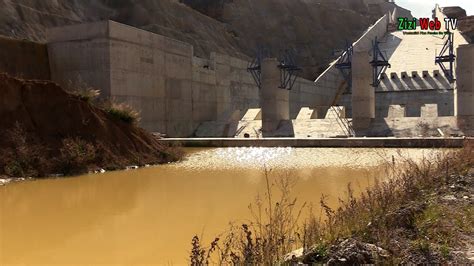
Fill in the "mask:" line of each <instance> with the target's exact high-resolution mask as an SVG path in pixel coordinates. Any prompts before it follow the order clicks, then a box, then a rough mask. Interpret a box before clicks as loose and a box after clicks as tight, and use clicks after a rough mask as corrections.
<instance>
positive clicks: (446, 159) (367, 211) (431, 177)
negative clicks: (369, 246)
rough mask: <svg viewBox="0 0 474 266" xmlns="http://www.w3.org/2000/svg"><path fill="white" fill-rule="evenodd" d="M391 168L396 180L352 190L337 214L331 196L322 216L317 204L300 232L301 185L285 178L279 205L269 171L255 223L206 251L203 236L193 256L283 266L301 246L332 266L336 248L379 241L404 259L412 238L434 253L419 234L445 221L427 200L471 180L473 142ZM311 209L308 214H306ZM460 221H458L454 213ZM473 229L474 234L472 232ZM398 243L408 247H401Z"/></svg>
mask: <svg viewBox="0 0 474 266" xmlns="http://www.w3.org/2000/svg"><path fill="white" fill-rule="evenodd" d="M390 163H391V166H390V169H391V171H390V176H391V178H389V179H388V181H386V182H378V181H377V180H376V181H375V184H374V185H373V186H372V187H370V188H368V189H367V190H366V191H365V192H363V193H361V195H360V196H358V197H356V196H355V195H354V191H353V189H352V187H351V185H350V184H349V185H348V187H347V196H346V198H345V199H340V205H339V208H337V209H332V208H330V207H329V206H328V204H327V201H326V197H325V196H324V195H323V196H322V197H321V200H320V207H321V213H320V214H318V215H316V214H315V213H314V212H313V210H312V207H311V205H310V206H309V213H310V215H309V218H308V219H306V220H305V221H304V223H303V224H302V226H298V221H299V218H300V215H301V211H302V209H298V208H297V207H296V199H295V198H291V196H290V194H291V190H292V187H293V185H294V183H292V181H291V180H294V179H291V178H288V177H285V178H281V179H280V180H279V182H278V186H277V187H278V188H279V190H280V192H281V193H280V194H281V196H280V197H279V198H278V200H276V201H274V193H273V192H272V188H271V185H270V183H269V179H268V172H266V175H265V176H266V181H267V191H266V195H265V198H264V200H261V199H258V200H257V201H256V204H255V207H253V206H251V208H250V210H251V213H252V215H253V220H252V222H251V223H249V224H243V225H242V226H241V227H235V226H231V228H230V230H229V232H227V233H225V234H224V237H221V239H222V240H221V241H219V239H217V240H215V241H216V242H217V244H216V243H214V245H216V248H212V249H205V248H202V246H201V245H202V244H201V243H200V242H199V241H196V240H199V238H197V237H195V239H194V240H193V246H196V245H197V246H198V247H199V248H197V249H194V248H193V250H195V251H196V250H200V251H201V252H203V253H202V254H203V255H202V256H204V257H209V256H210V254H209V253H212V252H214V251H215V250H217V251H219V252H215V253H217V254H215V255H216V257H217V258H218V259H217V261H218V263H219V264H220V265H226V264H260V265H263V264H266V265H267V264H268V265H272V264H275V263H278V262H281V261H282V260H283V258H284V256H285V255H286V254H288V253H289V252H291V251H292V250H294V249H295V248H297V247H303V250H304V253H305V254H311V257H306V256H304V257H303V262H305V263H310V264H312V263H319V262H325V261H327V259H328V256H329V253H330V248H331V247H334V245H337V244H338V243H341V242H342V241H343V240H344V239H350V238H356V239H359V240H361V241H364V242H367V243H374V244H376V245H377V246H380V247H382V248H385V249H387V250H388V251H389V252H391V253H392V254H395V257H396V256H400V255H401V252H402V251H401V250H402V249H404V248H405V250H406V249H409V248H410V246H409V245H410V243H405V242H407V241H406V237H412V238H414V239H415V241H414V242H413V243H415V244H414V245H417V246H418V247H419V249H421V250H425V251H426V250H427V249H429V246H428V247H427V245H426V243H425V242H426V241H423V238H424V235H423V234H422V233H420V232H419V230H420V228H421V229H422V228H423V226H424V227H426V221H427V220H429V221H431V220H430V219H429V217H431V216H430V215H437V214H439V212H440V211H439V210H436V212H435V211H433V210H430V209H429V208H428V209H427V208H426V206H425V205H424V202H425V201H426V199H425V198H424V197H426V195H431V194H433V193H434V192H435V191H436V189H438V188H439V187H441V186H443V185H446V184H448V182H449V177H450V176H452V175H455V174H460V173H461V174H463V173H465V172H466V170H469V169H470V168H471V167H473V166H474V148H473V145H472V142H466V145H465V147H464V148H463V149H462V150H458V151H454V152H448V153H446V154H443V155H440V156H438V157H437V158H434V159H433V158H425V159H422V160H421V162H415V161H413V160H411V159H405V158H402V159H400V161H393V162H390ZM304 206H305V205H304V204H303V207H302V208H305V207H304ZM430 212H431V213H430ZM457 212H458V214H459V213H461V214H462V215H457V216H459V217H458V218H459V219H457V218H456V219H454V220H455V221H457V223H459V224H460V226H464V227H466V228H468V227H471V226H472V225H473V224H474V221H472V219H473V216H474V211H473V210H472V208H471V209H469V210H468V211H467V212H466V211H465V210H457ZM433 213H434V214H433ZM466 213H467V215H468V216H469V217H470V218H469V219H471V220H470V221H468V222H462V221H459V220H462V219H461V217H466ZM426 217H428V218H426ZM452 217H456V215H455V214H454V213H453V214H452ZM420 224H421V225H423V226H420ZM430 225H434V226H435V227H436V225H437V223H433V222H431V223H430ZM443 226H444V225H443ZM450 226H452V223H451V224H450ZM417 227H420V228H417ZM444 227H446V226H444ZM440 228H441V227H440V226H438V227H437V228H432V227H430V228H429V229H430V230H431V231H432V234H433V235H434V236H436V235H437V236H441V238H445V237H454V236H452V235H450V234H449V233H448V232H447V231H446V230H445V228H441V229H440ZM470 230H471V231H472V228H471V229H470ZM400 232H401V233H400ZM400 234H405V236H403V237H405V238H400ZM407 235H408V236H407ZM397 238H398V240H401V241H398V242H396V243H397V244H394V243H395V242H394V241H397ZM456 241H457V239H454V241H453V239H451V240H450V241H445V242H443V243H441V244H452V243H453V242H456ZM408 242H409V241H408ZM416 243H418V244H416ZM400 245H402V246H400ZM403 245H405V246H403ZM440 249H441V253H443V252H444V253H446V247H445V246H443V245H441V248H440ZM197 254H201V253H199V252H193V253H192V254H191V261H199V260H198V259H196V258H195V256H196V255H197ZM199 256H201V255H199ZM193 259H194V260H193ZM200 262H203V264H208V261H202V260H200ZM392 262H393V263H397V262H399V261H396V260H393V261H392Z"/></svg>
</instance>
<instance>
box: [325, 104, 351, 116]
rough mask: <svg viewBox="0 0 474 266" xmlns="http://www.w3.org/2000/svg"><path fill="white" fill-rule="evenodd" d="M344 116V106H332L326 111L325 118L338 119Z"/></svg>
mask: <svg viewBox="0 0 474 266" xmlns="http://www.w3.org/2000/svg"><path fill="white" fill-rule="evenodd" d="M340 117H341V118H344V117H346V109H345V107H344V106H332V107H330V108H329V110H328V111H327V113H326V117H325V118H326V119H339V118H340Z"/></svg>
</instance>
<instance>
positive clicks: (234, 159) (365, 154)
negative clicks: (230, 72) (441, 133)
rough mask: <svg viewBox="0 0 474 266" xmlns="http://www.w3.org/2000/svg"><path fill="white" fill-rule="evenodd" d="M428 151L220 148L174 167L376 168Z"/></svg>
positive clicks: (422, 154)
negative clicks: (385, 163) (393, 160)
mask: <svg viewBox="0 0 474 266" xmlns="http://www.w3.org/2000/svg"><path fill="white" fill-rule="evenodd" d="M431 156H434V155H433V150H429V149H368V148H359V149H336V148H256V147H249V148H246V147H244V148H217V149H209V150H203V151H199V152H196V153H193V155H192V156H191V157H188V158H187V159H186V160H185V161H184V162H182V163H180V164H177V165H175V166H176V167H179V168H188V169H195V170H198V169H214V170H216V169H239V168H246V169H261V168H264V167H266V168H268V169H288V170H290V169H302V168H318V167H333V166H337V167H346V168H366V167H375V166H379V165H380V164H383V163H384V162H391V161H392V158H393V159H395V160H397V161H400V160H403V159H404V158H411V159H414V160H419V159H421V158H423V157H425V158H429V157H431Z"/></svg>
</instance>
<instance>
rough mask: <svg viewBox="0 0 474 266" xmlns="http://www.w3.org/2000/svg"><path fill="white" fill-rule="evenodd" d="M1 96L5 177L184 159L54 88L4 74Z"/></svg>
mask: <svg viewBox="0 0 474 266" xmlns="http://www.w3.org/2000/svg"><path fill="white" fill-rule="evenodd" d="M0 93H1V95H2V97H0V117H1V119H0V135H1V136H2V137H1V138H0V151H1V152H0V175H4V176H5V175H6V176H11V177H43V176H50V175H56V174H65V175H71V174H79V173H84V172H87V171H94V170H97V169H100V168H105V169H118V168H124V167H126V166H128V165H144V164H155V163H165V162H169V161H173V160H176V159H178V157H179V156H178V154H177V152H176V151H174V150H173V149H171V148H168V147H165V146H163V145H162V144H160V143H159V142H158V139H157V138H156V137H154V136H153V135H151V134H150V133H148V132H146V131H145V130H143V129H141V128H139V127H137V126H135V125H134V124H133V123H130V122H126V121H122V120H120V119H119V118H117V117H114V116H112V115H110V114H109V113H108V112H107V111H105V110H103V109H101V108H98V107H96V106H94V105H93V104H91V103H89V101H88V100H87V99H83V98H81V97H79V96H76V95H72V94H70V93H68V92H66V91H65V90H63V89H62V88H61V87H59V86H58V85H57V84H55V83H53V82H50V81H38V80H22V79H18V78H13V77H11V76H9V75H7V74H0Z"/></svg>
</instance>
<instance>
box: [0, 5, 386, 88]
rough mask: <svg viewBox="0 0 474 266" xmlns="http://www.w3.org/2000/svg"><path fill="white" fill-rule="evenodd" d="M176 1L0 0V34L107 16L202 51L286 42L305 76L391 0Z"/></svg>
mask: <svg viewBox="0 0 474 266" xmlns="http://www.w3.org/2000/svg"><path fill="white" fill-rule="evenodd" d="M181 1H184V3H180V1H179V0H159V1H157V0H140V1H138V0H97V1H75V0H63V1H55V0H42V1H37V0H0V35H6V36H10V37H15V38H20V39H23V38H24V39H29V40H34V41H46V39H45V31H46V28H48V27H53V26H61V25H66V24H73V23H78V22H83V21H97V20H104V19H112V20H116V21H118V22H121V23H125V24H129V25H132V26H135V27H139V28H142V29H146V30H149V31H152V32H155V33H158V34H162V35H165V36H168V37H171V38H175V39H178V40H182V41H185V42H188V43H191V44H192V45H193V46H194V48H195V49H194V50H195V54H196V55H197V56H201V57H207V56H208V54H209V53H210V52H211V51H217V52H221V53H225V54H229V55H234V56H239V57H253V56H254V54H255V52H254V51H255V48H256V46H257V44H260V45H264V46H266V47H267V48H268V49H269V50H270V51H271V52H272V54H273V55H274V56H278V54H279V53H280V52H281V51H282V50H285V49H288V48H291V49H294V50H295V53H296V54H297V56H298V58H297V59H298V63H299V65H301V66H303V67H304V76H305V77H306V78H310V79H312V78H314V77H316V76H317V75H318V73H319V72H320V71H321V70H322V69H323V68H324V67H325V66H326V65H327V64H328V63H329V62H330V61H331V59H332V52H333V49H335V48H341V47H343V45H344V44H345V42H346V40H347V41H353V40H355V39H356V38H357V37H358V36H359V35H360V34H361V33H362V32H363V31H364V30H365V29H366V28H367V27H368V26H369V25H370V24H371V23H372V22H374V21H375V19H376V18H378V17H379V16H381V15H382V14H383V12H385V11H386V10H387V9H390V8H392V7H393V4H391V3H387V2H386V1H384V0H371V1H367V0H341V1H333V0H291V1H288V0H259V1H251V0H217V1H215V0H212V1H211V0H196V1H194V0H193V1H189V0H181ZM369 2H370V4H368V3H369ZM186 4H189V5H190V6H187V5H186ZM193 8H195V9H196V10H194V9H193Z"/></svg>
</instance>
